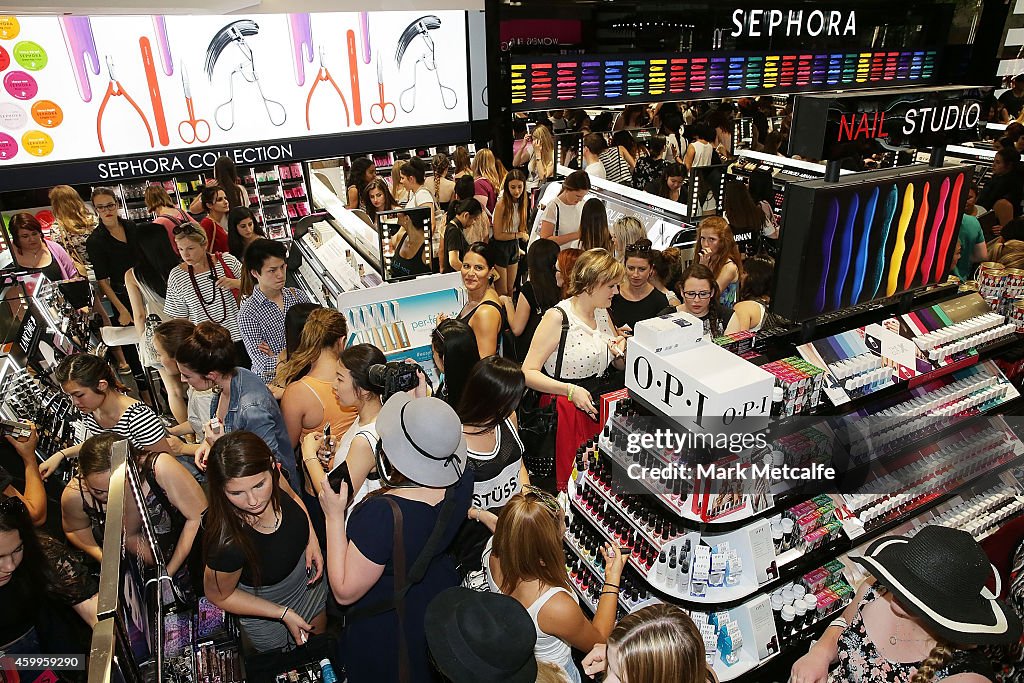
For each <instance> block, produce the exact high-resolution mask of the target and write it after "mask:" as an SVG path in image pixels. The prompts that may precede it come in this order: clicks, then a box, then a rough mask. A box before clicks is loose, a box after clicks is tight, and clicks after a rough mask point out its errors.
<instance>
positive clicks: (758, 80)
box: [512, 50, 937, 111]
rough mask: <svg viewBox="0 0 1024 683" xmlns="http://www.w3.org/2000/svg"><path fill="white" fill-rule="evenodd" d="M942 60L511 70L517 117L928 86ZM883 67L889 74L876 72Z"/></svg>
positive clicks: (572, 60)
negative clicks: (689, 100) (746, 97)
mask: <svg viewBox="0 0 1024 683" xmlns="http://www.w3.org/2000/svg"><path fill="white" fill-rule="evenodd" d="M936 58H937V53H936V51H935V50H916V51H914V50H903V51H875V52H871V51H868V52H812V53H799V52H792V53H789V52H785V53H772V52H761V53H743V54H736V53H732V54H730V55H728V56H725V55H722V54H720V53H714V54H706V55H704V54H692V53H688V54H680V53H673V54H661V55H651V56H647V57H644V56H640V55H622V56H611V55H571V56H568V55H563V56H559V55H553V56H543V57H530V58H525V59H521V60H515V61H513V63H512V110H513V111H529V110H532V109H537V108H541V109H550V108H552V107H554V106H556V105H557V106H558V107H579V106H585V105H588V104H589V105H596V104H608V103H617V102H651V101H658V100H678V99H687V98H692V97H698V98H712V97H720V96H726V97H739V96H741V95H749V94H758V93H787V92H813V91H815V90H819V91H820V90H836V89H840V88H841V89H843V90H850V89H856V88H877V87H879V86H883V85H884V86H888V85H902V84H922V83H927V82H929V81H930V80H931V79H932V78H933V76H934V74H935V67H936ZM883 61H884V62H885V63H886V64H887V65H889V66H887V67H886V68H884V69H873V68H871V67H872V64H875V63H879V64H880V63H882V62H883ZM890 67H891V68H890Z"/></svg>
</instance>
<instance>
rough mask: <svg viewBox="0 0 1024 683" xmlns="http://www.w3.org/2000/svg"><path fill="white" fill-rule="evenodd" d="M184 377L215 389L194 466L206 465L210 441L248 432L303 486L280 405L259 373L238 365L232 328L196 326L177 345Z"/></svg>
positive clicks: (194, 385) (293, 481)
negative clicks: (208, 419) (236, 365)
mask: <svg viewBox="0 0 1024 683" xmlns="http://www.w3.org/2000/svg"><path fill="white" fill-rule="evenodd" d="M177 361H178V368H179V369H180V370H181V376H182V378H183V379H184V380H185V381H186V382H188V383H189V385H190V386H191V387H192V388H193V389H196V390H197V391H202V390H204V389H211V388H212V389H213V392H214V396H213V403H212V404H211V405H210V422H209V424H208V425H207V426H206V440H205V441H204V443H203V444H202V445H201V446H200V447H199V450H197V451H196V466H197V467H198V468H199V469H201V470H204V471H205V470H206V458H207V455H208V453H209V450H210V446H211V445H212V444H213V442H214V441H216V440H217V438H218V437H221V436H223V435H224V434H227V433H229V432H237V431H247V432H252V433H254V434H256V435H257V436H258V437H260V438H261V439H263V440H264V441H265V442H266V443H267V445H268V446H269V447H270V450H271V451H272V452H273V453H274V458H275V459H277V461H278V462H279V463H280V464H281V469H282V471H283V472H284V473H285V475H286V476H287V477H288V481H289V483H290V484H291V485H292V487H293V488H294V489H295V490H301V489H300V484H301V480H300V479H299V472H298V468H297V466H296V463H295V451H294V449H292V447H291V439H289V438H288V430H287V428H286V427H285V423H284V417H283V416H282V415H281V408H280V407H279V406H278V405H277V401H276V400H274V395H273V394H271V393H270V389H268V388H267V385H266V384H264V383H263V380H261V379H260V378H259V377H258V376H257V375H255V374H253V373H252V372H250V371H249V370H246V369H245V368H239V367H235V347H234V344H233V343H231V333H230V332H228V331H227V330H226V329H225V328H223V327H221V326H220V325H218V324H216V323H213V322H209V321H207V322H203V323H199V324H198V325H196V331H195V332H194V333H193V334H192V336H191V337H189V338H188V339H187V340H185V343H183V344H182V345H181V347H180V348H179V349H178V355H177Z"/></svg>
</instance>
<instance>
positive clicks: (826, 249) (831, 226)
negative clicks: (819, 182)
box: [814, 197, 839, 313]
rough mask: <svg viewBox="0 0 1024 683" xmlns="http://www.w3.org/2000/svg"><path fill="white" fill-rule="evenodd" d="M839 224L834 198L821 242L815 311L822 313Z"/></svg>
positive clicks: (837, 207) (836, 203)
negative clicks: (819, 273) (833, 241)
mask: <svg viewBox="0 0 1024 683" xmlns="http://www.w3.org/2000/svg"><path fill="white" fill-rule="evenodd" d="M838 223H839V200H838V199H836V198H835V197H833V198H832V199H831V200H830V201H829V205H828V218H827V219H826V220H825V238H824V239H823V240H822V241H821V283H820V284H819V285H818V294H817V296H816V297H815V300H814V309H815V310H816V311H818V312H819V313H821V312H822V311H824V310H825V291H826V288H827V287H828V266H829V262H830V261H831V260H832V240H833V239H834V238H835V236H836V225H837V224H838Z"/></svg>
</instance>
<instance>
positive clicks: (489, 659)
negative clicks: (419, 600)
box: [424, 586, 537, 683]
mask: <svg viewBox="0 0 1024 683" xmlns="http://www.w3.org/2000/svg"><path fill="white" fill-rule="evenodd" d="M424 627H425V630H426V633H427V644H428V645H429V646H430V655H431V657H432V658H433V660H434V664H436V665H437V668H438V669H439V670H440V671H441V673H442V674H444V675H445V676H446V677H447V678H448V679H449V680H451V681H452V682H453V683H534V681H536V680H537V660H536V658H535V657H534V654H533V648H534V646H535V645H536V644H537V630H536V628H535V627H534V625H533V619H531V618H530V615H529V613H528V612H527V611H526V608H525V607H523V606H522V605H520V604H519V602H517V601H516V600H515V599H514V598H510V597H509V596H507V595H502V594H501V593H481V592H478V591H474V590H470V589H468V588H462V587H458V586H456V587H455V588H449V589H447V590H445V591H442V592H441V593H439V594H438V595H437V597H436V598H434V599H433V600H432V601H431V603H430V605H428V606H427V613H426V618H425V621H424Z"/></svg>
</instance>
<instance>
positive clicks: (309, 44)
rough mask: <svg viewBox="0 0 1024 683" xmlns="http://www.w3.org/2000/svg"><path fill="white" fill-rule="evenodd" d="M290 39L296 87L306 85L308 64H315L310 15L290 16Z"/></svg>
mask: <svg viewBox="0 0 1024 683" xmlns="http://www.w3.org/2000/svg"><path fill="white" fill-rule="evenodd" d="M288 37H289V38H290V39H291V44H292V65H293V66H294V67H295V85H305V84H306V64H312V63H313V56H314V55H313V26H312V24H311V22H310V20H309V15H308V14H289V15H288Z"/></svg>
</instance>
